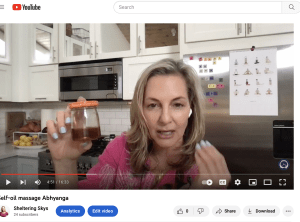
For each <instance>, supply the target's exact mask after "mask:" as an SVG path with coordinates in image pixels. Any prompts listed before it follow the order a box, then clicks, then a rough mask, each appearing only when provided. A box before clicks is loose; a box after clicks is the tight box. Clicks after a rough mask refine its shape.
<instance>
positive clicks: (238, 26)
mask: <svg viewBox="0 0 300 222" xmlns="http://www.w3.org/2000/svg"><path fill="white" fill-rule="evenodd" d="M240 33H242V27H241V24H240V23H237V35H240Z"/></svg>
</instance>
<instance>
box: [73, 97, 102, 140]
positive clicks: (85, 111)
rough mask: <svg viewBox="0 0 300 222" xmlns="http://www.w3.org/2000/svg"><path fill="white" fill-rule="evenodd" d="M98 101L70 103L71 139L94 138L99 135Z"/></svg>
mask: <svg viewBox="0 0 300 222" xmlns="http://www.w3.org/2000/svg"><path fill="white" fill-rule="evenodd" d="M98 105H99V103H98V101H84V102H74V103H70V104H69V107H70V109H71V129H72V139H73V140H75V141H83V142H84V141H88V140H95V139H98V138H99V137H100V136H101V130H100V122H99V116H98V112H97V106H98Z"/></svg>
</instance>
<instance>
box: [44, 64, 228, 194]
mask: <svg viewBox="0 0 300 222" xmlns="http://www.w3.org/2000/svg"><path fill="white" fill-rule="evenodd" d="M202 96H203V93H202V90H201V86H200V83H199V78H198V77H197V74H196V72H195V70H194V69H193V68H192V67H190V66H188V65H186V64H184V63H183V62H177V61H174V60H171V59H166V60H161V61H159V62H157V63H155V64H153V65H151V66H150V67H148V68H147V69H146V70H145V71H144V72H143V73H142V75H141V77H140V79H139V80H138V82H137V84H136V87H135V92H134V97H133V100H132V104H131V108H130V121H131V128H130V130H129V131H128V132H125V133H123V134H122V135H121V136H119V137H117V138H115V139H114V140H113V141H112V142H110V144H109V145H108V146H107V148H106V149H105V151H104V153H103V154H102V155H101V156H99V163H98V164H97V165H95V166H94V167H93V168H92V169H91V170H90V171H89V172H88V174H87V179H86V180H83V181H80V182H78V177H77V176H62V175H57V176H56V179H57V180H61V179H68V180H69V185H68V186H65V185H58V186H57V188H68V189H70V188H83V189H159V188H165V189H180V188H185V189H188V188H189V189H202V188H219V187H218V181H219V179H226V180H227V184H228V182H229V181H230V178H231V177H230V173H229V171H228V168H227V165H226V162H225V159H224V157H223V156H222V154H220V153H219V152H218V150H217V149H216V148H215V147H214V146H212V145H211V144H210V143H209V142H208V141H203V140H202V138H203V136H204V129H205V124H204V109H203V105H204V101H203V99H202ZM78 101H83V102H84V101H85V99H84V98H82V97H80V98H79V99H78ZM100 121H101V120H100ZM47 127H48V145H49V149H50V152H51V155H52V159H53V162H54V167H55V173H56V174H76V173H77V159H78V158H79V156H80V155H81V154H82V153H84V152H85V151H86V150H88V149H90V148H91V145H92V143H91V141H90V142H88V143H85V144H80V143H79V142H75V141H73V140H72V137H71V132H70V109H69V108H67V109H66V110H65V111H60V112H58V113H57V123H55V122H53V121H48V122H47ZM199 143H200V144H199ZM208 179H211V180H212V181H213V184H212V186H207V185H205V184H203V183H202V181H204V180H208ZM222 187H224V186H222Z"/></svg>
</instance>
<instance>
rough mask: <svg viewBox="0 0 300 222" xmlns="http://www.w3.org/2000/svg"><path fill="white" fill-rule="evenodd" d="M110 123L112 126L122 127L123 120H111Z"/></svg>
mask: <svg viewBox="0 0 300 222" xmlns="http://www.w3.org/2000/svg"><path fill="white" fill-rule="evenodd" d="M109 123H110V125H121V124H122V120H121V119H110V120H109Z"/></svg>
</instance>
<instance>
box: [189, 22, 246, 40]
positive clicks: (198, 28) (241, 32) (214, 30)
mask: <svg viewBox="0 0 300 222" xmlns="http://www.w3.org/2000/svg"><path fill="white" fill-rule="evenodd" d="M243 37H245V24H244V23H230V24H228V23H227V24H226V23H225V24H219V23H218V24H213V23H211V24H197V23H187V24H185V42H186V43H190V42H201V41H209V40H217V39H229V38H243Z"/></svg>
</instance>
